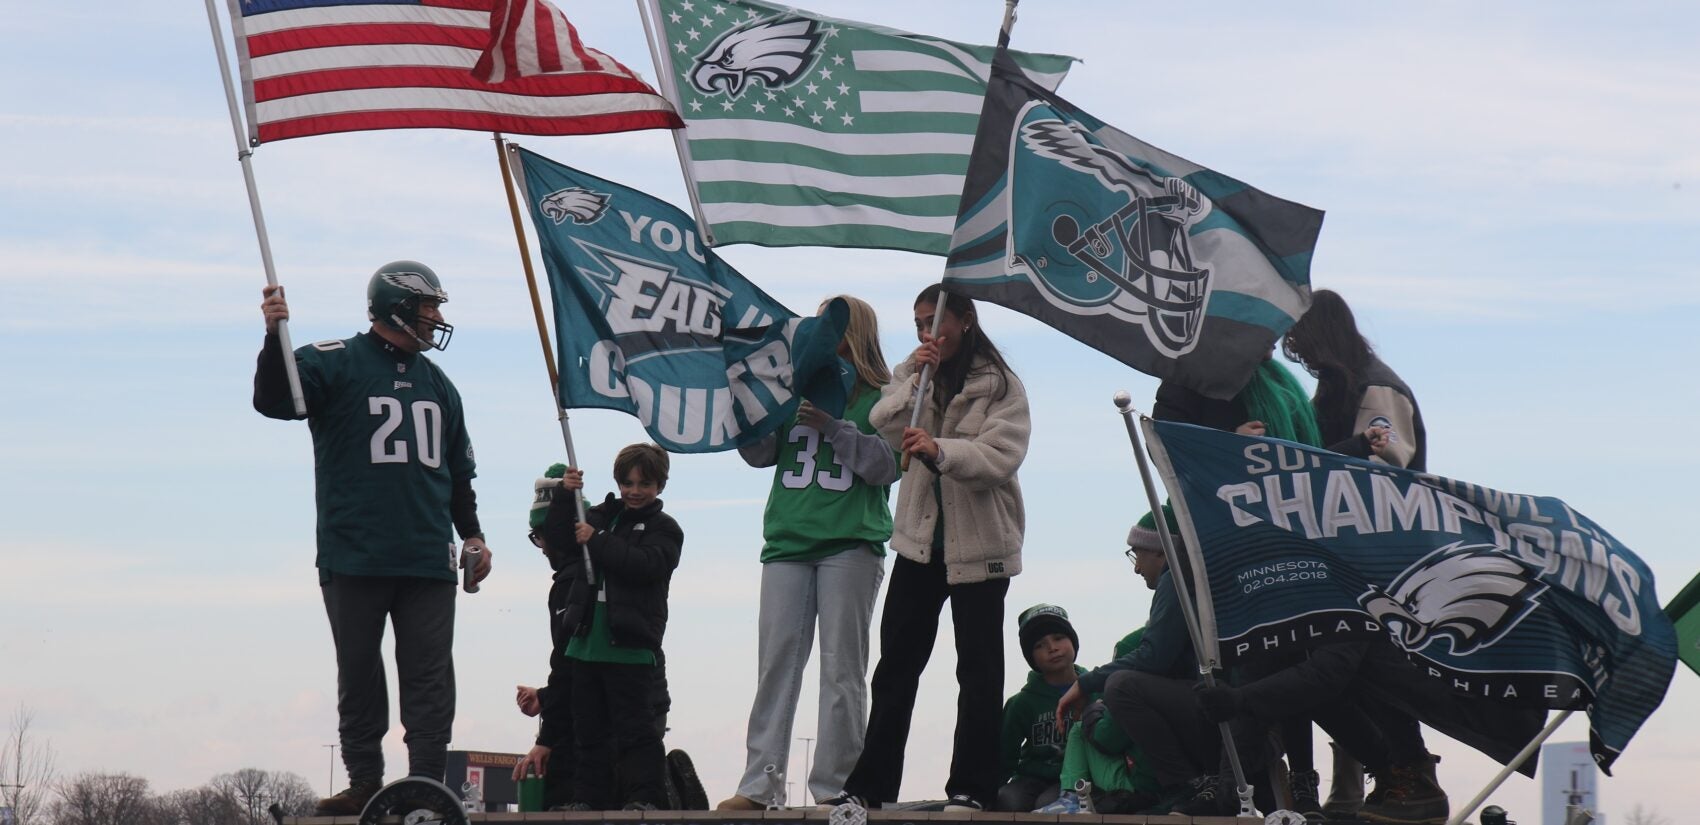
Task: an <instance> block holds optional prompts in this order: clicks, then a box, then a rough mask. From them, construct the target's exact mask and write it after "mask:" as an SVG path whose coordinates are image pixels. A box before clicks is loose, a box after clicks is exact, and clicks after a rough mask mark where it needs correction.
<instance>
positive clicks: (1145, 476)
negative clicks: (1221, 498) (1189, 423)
mask: <svg viewBox="0 0 1700 825" xmlns="http://www.w3.org/2000/svg"><path fill="white" fill-rule="evenodd" d="M1115 403H1116V409H1117V410H1119V411H1120V412H1121V414H1122V420H1123V421H1125V422H1126V423H1127V438H1128V440H1129V441H1131V442H1133V457H1134V459H1135V460H1136V461H1137V462H1138V464H1139V478H1140V480H1141V481H1143V482H1144V483H1145V500H1146V501H1148V502H1150V504H1151V521H1152V522H1154V523H1155V524H1156V526H1157V538H1158V540H1159V541H1160V542H1161V543H1162V545H1163V556H1164V557H1165V558H1167V559H1168V560H1169V569H1170V570H1172V571H1174V572H1175V574H1176V575H1172V576H1170V577H1169V583H1170V584H1172V585H1174V586H1175V595H1176V596H1178V597H1179V598H1180V603H1181V614H1182V615H1183V616H1184V617H1185V619H1186V632H1187V635H1188V636H1189V637H1191V639H1192V652H1193V657H1194V658H1195V659H1197V661H1198V675H1199V678H1201V679H1203V680H1204V685H1205V686H1206V687H1215V686H1216V675H1215V673H1214V672H1213V671H1212V667H1213V666H1214V665H1215V664H1216V663H1215V662H1214V661H1211V660H1209V659H1207V658H1206V657H1205V655H1204V652H1205V645H1204V635H1203V631H1202V630H1200V626H1199V623H1198V616H1197V614H1196V613H1195V612H1194V609H1193V605H1192V594H1191V593H1189V592H1187V591H1188V589H1189V586H1187V585H1183V584H1182V582H1181V579H1182V578H1183V576H1182V575H1181V573H1182V570H1181V569H1180V568H1178V567H1176V566H1175V561H1176V560H1177V559H1179V558H1180V557H1179V555H1177V554H1176V552H1175V541H1174V537H1173V536H1171V535H1170V534H1169V520H1168V519H1166V518H1164V517H1163V511H1162V509H1161V508H1162V504H1161V503H1160V502H1158V501H1157V485H1156V484H1154V483H1152V481H1151V467H1150V465H1148V464H1147V463H1146V461H1145V447H1144V446H1143V445H1142V444H1140V442H1139V427H1138V425H1136V424H1134V422H1133V414H1134V410H1133V396H1131V395H1129V394H1128V392H1127V390H1121V391H1119V392H1117V393H1116V395H1115ZM1185 573H1186V574H1187V575H1196V574H1197V573H1198V571H1197V570H1195V569H1193V568H1192V566H1191V565H1190V564H1188V565H1186V570H1185ZM1217 727H1218V728H1219V729H1220V730H1221V734H1222V749H1223V750H1225V751H1227V753H1228V766H1229V767H1230V768H1232V769H1233V771H1234V790H1235V792H1236V793H1237V794H1238V795H1239V798H1240V813H1239V815H1240V816H1256V815H1257V809H1256V807H1254V806H1253V805H1252V802H1251V785H1249V784H1247V782H1246V779H1245V769H1244V768H1242V767H1241V766H1240V752H1239V748H1238V747H1237V746H1235V745H1234V734H1233V731H1232V730H1231V729H1230V728H1229V726H1228V723H1227V722H1218V723H1217Z"/></svg>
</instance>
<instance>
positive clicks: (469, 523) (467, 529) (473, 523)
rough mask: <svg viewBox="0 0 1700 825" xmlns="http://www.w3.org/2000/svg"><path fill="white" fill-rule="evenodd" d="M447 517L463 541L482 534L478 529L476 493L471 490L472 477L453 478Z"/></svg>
mask: <svg viewBox="0 0 1700 825" xmlns="http://www.w3.org/2000/svg"><path fill="white" fill-rule="evenodd" d="M449 518H451V519H453V520H454V523H455V532H457V533H460V537H461V539H462V540H463V541H464V540H466V539H468V538H471V537H472V536H481V535H483V534H484V531H482V530H480V529H478V494H477V493H474V492H472V479H470V478H461V479H456V480H455V486H454V491H453V492H451V493H449Z"/></svg>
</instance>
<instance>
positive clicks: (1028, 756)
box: [998, 665, 1096, 779]
mask: <svg viewBox="0 0 1700 825" xmlns="http://www.w3.org/2000/svg"><path fill="white" fill-rule="evenodd" d="M1085 672H1086V668H1083V667H1081V666H1079V665H1075V666H1074V674H1075V676H1076V677H1078V676H1080V675H1081V674H1083V673H1085ZM1068 688H1069V685H1063V686H1062V687H1056V686H1055V685H1051V684H1047V683H1046V682H1045V677H1044V676H1042V675H1040V674H1039V672H1038V671H1033V672H1030V673H1028V674H1027V684H1025V685H1023V686H1022V688H1021V690H1019V691H1016V694H1015V695H1014V696H1011V697H1009V701H1007V702H1005V703H1004V705H1003V737H1002V740H1001V743H1002V744H1001V746H1000V747H999V749H998V751H999V754H998V755H999V757H1000V759H1001V761H1002V764H1003V772H1004V776H1006V777H1016V776H1031V777H1036V778H1039V779H1056V778H1057V777H1058V776H1060V775H1061V774H1062V761H1063V741H1064V739H1063V735H1062V734H1060V733H1058V732H1057V702H1058V701H1060V700H1061V699H1062V697H1063V694H1064V693H1066V692H1068ZM1094 698H1096V697H1094Z"/></svg>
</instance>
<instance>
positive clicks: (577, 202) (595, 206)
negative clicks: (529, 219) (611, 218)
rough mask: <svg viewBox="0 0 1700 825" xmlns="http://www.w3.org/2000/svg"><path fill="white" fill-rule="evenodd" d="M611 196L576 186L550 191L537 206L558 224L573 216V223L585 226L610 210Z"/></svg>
mask: <svg viewBox="0 0 1700 825" xmlns="http://www.w3.org/2000/svg"><path fill="white" fill-rule="evenodd" d="M609 197H610V196H609V195H604V194H602V193H601V192H594V191H591V190H589V189H586V188H584V187H582V186H574V187H571V188H569V189H562V190H560V191H559V192H551V193H549V195H548V196H546V197H544V198H543V200H542V201H540V202H538V204H537V208H538V209H539V210H542V212H543V214H544V216H545V217H547V218H548V219H549V220H552V221H554V222H555V225H556V226H560V225H561V224H563V223H566V221H567V219H568V218H571V219H572V221H573V223H576V224H579V225H580V226H584V225H588V224H593V223H596V222H597V221H598V220H601V218H602V213H604V212H606V211H608V199H609Z"/></svg>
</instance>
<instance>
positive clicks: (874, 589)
mask: <svg viewBox="0 0 1700 825" xmlns="http://www.w3.org/2000/svg"><path fill="white" fill-rule="evenodd" d="M884 579H885V560H884V559H883V558H882V557H880V556H876V555H874V553H873V551H872V550H871V549H870V548H869V547H868V546H866V545H863V546H859V547H852V548H850V549H849V550H845V551H843V552H840V553H837V554H835V555H832V556H828V557H826V558H824V559H819V560H817V561H812V562H784V561H776V562H768V563H767V564H763V565H762V566H761V613H760V616H759V618H758V619H757V626H758V628H759V629H758V637H757V641H756V658H757V667H756V698H755V703H754V705H753V706H752V707H751V708H750V726H749V732H748V734H747V736H746V738H745V745H746V746H747V747H748V750H749V761H748V762H747V763H746V766H745V768H744V778H743V780H742V781H740V782H739V783H738V795H739V796H742V797H744V798H746V799H753V800H756V801H758V802H764V803H765V802H770V801H772V800H773V796H774V793H773V789H772V786H771V784H770V783H769V780H768V778H767V776H766V775H765V774H764V769H765V768H766V767H767V766H768V765H773V766H775V767H776V768H777V770H778V771H780V772H781V773H784V772H787V771H788V767H787V766H788V765H789V760H790V755H791V726H792V722H793V721H794V720H795V718H796V715H797V698H798V697H799V696H800V695H801V693H802V689H803V668H804V666H806V665H807V664H808V663H809V651H810V649H811V648H812V647H813V645H814V640H815V622H816V618H817V617H818V618H819V621H820V709H819V713H820V716H819V722H818V725H817V732H816V733H815V736H816V741H815V751H814V767H813V769H812V770H811V771H810V772H809V777H808V791H809V794H810V796H811V797H813V798H814V799H825V798H827V797H830V796H833V795H834V794H837V793H838V792H839V791H841V790H843V788H844V779H845V777H847V776H849V775H850V769H851V768H853V767H855V765H856V757H857V756H859V755H861V753H862V736H863V734H864V733H865V732H866V731H867V725H868V681H867V675H868V633H869V627H870V626H871V625H872V623H873V618H874V598H875V597H876V596H878V595H879V589H880V582H881V581H882V580H884ZM779 793H780V794H784V793H785V791H784V785H783V784H781V785H780V790H779Z"/></svg>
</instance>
